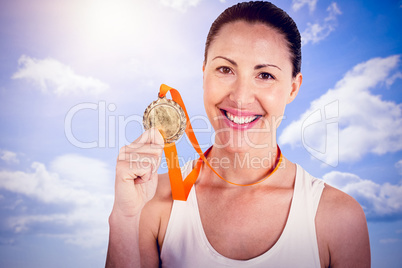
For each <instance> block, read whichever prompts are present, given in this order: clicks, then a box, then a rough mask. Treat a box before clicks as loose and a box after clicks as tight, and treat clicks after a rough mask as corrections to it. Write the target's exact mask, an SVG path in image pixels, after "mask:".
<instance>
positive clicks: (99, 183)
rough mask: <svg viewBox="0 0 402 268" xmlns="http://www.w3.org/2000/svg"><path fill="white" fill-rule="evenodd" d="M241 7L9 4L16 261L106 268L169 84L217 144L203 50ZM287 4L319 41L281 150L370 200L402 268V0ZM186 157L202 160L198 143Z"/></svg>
mask: <svg viewBox="0 0 402 268" xmlns="http://www.w3.org/2000/svg"><path fill="white" fill-rule="evenodd" d="M235 2H237V1H229V0H227V1H219V0H213V1H207V0H188V1H185V0H160V1H157V0H151V1H135V0H114V1H112V0H71V1H67V0H59V1H53V0H36V1H28V0H14V1H1V2H0V40H1V42H0V126H1V127H0V131H1V139H0V266H1V267H89V266H90V267H100V266H103V265H104V260H105V253H106V248H107V239H108V224H107V218H108V215H109V213H110V210H111V207H112V204H113V185H114V165H115V160H116V157H117V152H118V149H119V147H121V146H123V145H125V144H126V143H128V142H130V141H132V140H134V139H135V138H136V137H138V135H140V133H142V131H143V129H142V125H141V118H142V114H143V111H144V110H145V108H146V106H147V105H148V104H149V103H150V102H151V101H153V100H154V99H155V98H156V96H157V92H158V89H159V85H160V84H161V83H165V84H168V85H170V86H172V87H175V88H177V89H179V90H180V92H181V94H182V97H183V99H184V102H185V104H186V106H187V110H188V111H189V114H190V117H191V118H192V120H193V126H194V128H195V129H198V132H197V137H198V139H199V141H200V143H201V144H204V145H205V146H204V148H206V147H207V146H208V145H210V144H211V139H213V134H212V131H211V126H210V125H209V124H208V123H207V122H206V120H205V111H204V108H203V103H202V69H201V68H202V60H203V47H204V42H205V37H206V35H207V32H208V29H209V26H210V24H211V23H212V21H213V20H214V18H215V17H216V16H217V15H218V14H219V13H220V12H221V11H223V10H224V9H225V8H226V7H228V6H231V5H232V4H233V3H235ZM273 2H274V3H275V4H277V5H278V6H279V7H281V8H283V9H284V10H285V11H287V12H288V13H289V14H290V15H291V16H292V17H293V18H294V19H295V21H296V23H297V24H298V26H299V30H300V32H301V33H302V37H303V47H302V51H303V63H302V73H303V85H302V88H301V91H300V93H299V96H298V97H297V98H296V100H295V101H294V102H293V103H292V104H291V105H289V106H288V107H287V109H286V112H285V116H286V118H285V119H284V120H283V122H282V124H281V126H280V128H279V130H278V133H279V135H278V136H279V145H280V146H281V149H282V151H283V153H284V154H285V155H286V156H287V157H288V158H289V159H290V160H292V161H294V162H297V163H299V164H301V165H302V166H303V167H304V168H305V169H306V170H308V171H309V172H310V173H311V174H313V175H314V176H317V177H321V178H324V179H325V180H326V181H327V182H328V183H330V184H332V185H333V186H336V187H338V188H340V189H342V190H344V191H345V192H347V193H349V194H350V195H352V196H353V197H355V198H356V199H357V200H358V201H359V202H360V204H361V205H362V206H363V208H364V210H365V212H366V216H367V218H368V226H369V232H370V240H371V248H372V261H373V267H401V266H402V256H401V254H400V252H401V250H402V104H401V103H402V94H401V89H402V79H401V78H402V67H401V54H402V36H401V33H400V28H401V26H402V1H397V0H395V1H381V2H380V3H379V2H378V1H372V0H368V1H363V0H362V1H346V0H339V1H333V2H331V1H324V0H285V1H273ZM178 150H179V154H180V156H181V157H182V161H185V160H187V159H189V158H193V157H195V152H194V150H193V149H192V148H191V147H190V146H189V145H188V144H187V142H186V140H185V138H182V139H181V141H180V142H179V143H178ZM165 170H166V168H165V167H164V166H163V164H162V167H161V168H160V171H161V172H163V171H165Z"/></svg>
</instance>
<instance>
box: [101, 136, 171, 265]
mask: <svg viewBox="0 0 402 268" xmlns="http://www.w3.org/2000/svg"><path fill="white" fill-rule="evenodd" d="M163 145H164V140H163V137H162V136H161V134H160V133H159V132H158V131H157V130H155V129H150V130H148V131H146V132H144V133H143V134H142V135H141V136H140V137H139V138H138V139H137V140H136V141H134V142H133V143H131V144H130V145H128V146H124V147H123V148H121V150H120V152H119V157H118V160H117V165H116V179H115V200H114V205H113V210H112V213H111V215H110V217H109V226H110V234H109V246H108V253H107V258H106V267H119V268H120V267H139V266H140V254H139V220H140V215H141V211H142V209H143V207H144V205H145V204H146V203H147V202H148V201H149V200H150V199H151V198H152V197H153V196H154V195H155V191H156V187H157V184H158V174H157V173H156V171H157V170H158V167H159V164H160V161H161V156H162V151H163Z"/></svg>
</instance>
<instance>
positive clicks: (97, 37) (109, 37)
mask: <svg viewBox="0 0 402 268" xmlns="http://www.w3.org/2000/svg"><path fill="white" fill-rule="evenodd" d="M133 2H134V1H129V0H98V1H94V0H92V1H90V2H89V4H88V6H87V8H86V11H85V13H86V16H85V20H86V28H87V29H86V32H87V34H88V36H87V37H88V38H90V39H92V40H93V41H95V42H101V43H104V42H106V43H109V42H111V41H117V42H119V41H127V38H129V37H130V36H133V34H136V35H138V34H140V33H139V32H138V31H139V30H140V28H139V25H140V23H139V21H140V19H141V15H140V14H141V12H140V10H139V9H140V7H138V6H137V5H134V4H133Z"/></svg>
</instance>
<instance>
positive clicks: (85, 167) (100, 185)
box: [0, 155, 113, 247]
mask: <svg viewBox="0 0 402 268" xmlns="http://www.w3.org/2000/svg"><path fill="white" fill-rule="evenodd" d="M31 168H32V170H31V171H28V172H25V171H5V170H3V171H0V189H4V190H7V191H9V192H12V193H16V194H19V196H21V195H22V196H25V201H24V202H25V203H24V204H20V205H24V206H25V207H27V208H26V209H25V210H24V211H23V213H20V214H19V215H18V216H12V217H8V218H6V219H5V220H4V221H5V222H6V224H7V226H8V228H9V229H11V230H13V232H15V233H24V232H33V233H35V230H34V229H35V226H38V225H40V226H52V227H55V228H56V229H57V228H58V229H60V231H59V232H56V233H54V231H53V233H52V232H51V231H49V232H43V229H55V228H42V231H41V233H40V235H43V236H51V237H58V238H62V239H63V240H64V241H65V242H67V243H75V244H78V245H80V246H83V247H101V246H104V245H105V244H106V242H107V233H108V225H107V219H108V215H109V213H110V211H111V207H112V204H113V194H112V193H113V175H112V172H111V171H110V170H109V168H108V166H107V165H106V164H105V163H104V162H102V161H99V160H96V159H91V158H88V157H83V156H79V155H63V156H60V157H58V158H56V159H55V160H54V161H53V162H52V163H51V164H50V169H48V168H46V166H45V165H44V164H42V163H38V162H34V163H33V164H32V166H31ZM26 198H30V199H32V200H35V202H39V203H41V204H42V207H45V208H46V206H47V205H51V207H52V212H49V213H44V212H41V213H35V211H36V209H32V207H30V204H29V203H27V201H26V200H27V199H26ZM55 207H59V208H60V209H59V210H56V211H55V209H54V208H55ZM66 208H67V209H66ZM36 235H38V234H36Z"/></svg>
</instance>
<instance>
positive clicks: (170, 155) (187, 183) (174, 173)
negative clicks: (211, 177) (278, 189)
mask: <svg viewBox="0 0 402 268" xmlns="http://www.w3.org/2000/svg"><path fill="white" fill-rule="evenodd" d="M168 92H170V94H171V95H172V99H173V100H174V101H175V102H176V103H178V104H179V105H180V107H181V108H182V109H183V111H184V114H185V115H186V119H187V126H186V135H187V137H188V139H189V140H190V142H191V145H192V146H193V147H194V149H195V150H196V151H197V153H198V154H199V155H200V158H199V159H198V161H197V163H196V165H195V167H194V168H193V170H192V171H191V172H190V174H188V175H187V177H186V179H185V180H184V181H183V177H182V174H181V170H180V164H179V158H178V156H177V150H176V145H175V143H174V142H173V143H165V146H164V152H165V157H166V163H167V166H168V173H169V179H170V185H171V188H172V198H173V200H182V201H186V200H187V197H188V195H189V193H190V190H191V188H192V187H193V185H194V183H195V181H196V180H197V178H198V174H199V173H200V169H201V164H202V162H204V163H205V164H206V165H207V166H208V167H209V168H210V169H211V170H212V171H213V172H214V173H215V174H216V175H217V176H218V177H219V178H221V179H222V180H224V181H226V182H227V183H230V184H233V185H237V186H251V185H255V184H257V183H260V182H262V181H264V180H266V179H267V178H268V177H269V176H271V175H272V174H273V173H274V172H275V171H276V170H277V169H278V168H279V166H280V164H281V162H282V153H281V150H280V149H279V146H278V147H277V148H278V153H277V158H276V162H275V163H276V165H275V168H274V169H273V170H272V171H271V172H269V174H268V175H267V176H266V177H265V178H263V179H262V180H259V181H257V182H254V183H250V184H237V183H234V182H231V181H228V180H226V179H225V178H223V177H222V176H221V175H219V174H218V173H217V172H216V170H215V169H214V168H213V167H212V166H211V164H210V163H209V162H208V160H207V158H206V155H208V153H209V151H210V150H211V148H212V147H210V148H209V149H208V150H207V151H206V152H205V154H204V153H203V152H202V150H201V148H200V145H199V144H198V141H197V138H196V137H195V134H194V130H193V127H192V126H191V123H190V118H189V117H188V114H187V110H186V107H185V106H184V103H183V100H182V98H181V96H180V93H179V91H177V90H176V89H174V88H171V87H169V86H167V85H165V84H162V85H161V87H160V90H159V97H161V98H162V97H165V96H166V94H167V93H168Z"/></svg>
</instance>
